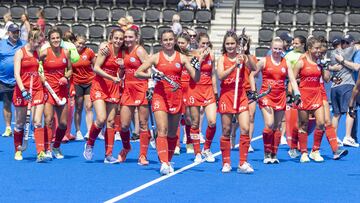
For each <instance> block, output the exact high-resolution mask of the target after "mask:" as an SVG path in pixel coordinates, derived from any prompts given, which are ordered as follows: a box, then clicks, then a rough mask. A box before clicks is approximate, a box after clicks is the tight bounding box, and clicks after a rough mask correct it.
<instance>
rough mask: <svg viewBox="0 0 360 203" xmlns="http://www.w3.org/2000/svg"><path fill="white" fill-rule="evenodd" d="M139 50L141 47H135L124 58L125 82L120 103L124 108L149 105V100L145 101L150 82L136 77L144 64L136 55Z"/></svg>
mask: <svg viewBox="0 0 360 203" xmlns="http://www.w3.org/2000/svg"><path fill="white" fill-rule="evenodd" d="M138 48H139V46H137V47H135V48H134V49H133V50H132V51H131V52H130V53H129V52H126V54H125V57H124V66H125V80H124V89H123V92H122V96H121V101H120V104H121V105H124V106H142V105H147V104H148V101H147V99H145V96H146V91H147V89H148V80H147V79H139V78H136V77H135V76H134V73H135V71H136V70H137V69H138V68H139V66H140V65H141V64H142V62H141V60H140V58H139V57H138V56H137V54H136V51H137V49H138Z"/></svg>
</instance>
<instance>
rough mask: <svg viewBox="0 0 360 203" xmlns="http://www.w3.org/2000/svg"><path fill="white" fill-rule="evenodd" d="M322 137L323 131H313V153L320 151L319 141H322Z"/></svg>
mask: <svg viewBox="0 0 360 203" xmlns="http://www.w3.org/2000/svg"><path fill="white" fill-rule="evenodd" d="M323 135H324V131H323V130H319V129H315V131H314V145H313V148H312V150H313V151H317V150H319V149H320V145H321V140H322V137H323Z"/></svg>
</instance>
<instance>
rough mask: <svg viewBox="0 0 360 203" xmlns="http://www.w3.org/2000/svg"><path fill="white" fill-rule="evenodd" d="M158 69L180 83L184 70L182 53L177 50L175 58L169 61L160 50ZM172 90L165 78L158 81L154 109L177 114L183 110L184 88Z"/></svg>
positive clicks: (153, 100) (154, 96) (153, 101)
mask: <svg viewBox="0 0 360 203" xmlns="http://www.w3.org/2000/svg"><path fill="white" fill-rule="evenodd" d="M156 69H157V70H159V71H161V72H163V73H164V74H165V75H166V76H167V77H169V78H171V79H172V80H173V81H174V82H176V83H178V84H180V78H181V74H182V71H183V65H182V63H181V58H180V53H179V52H177V51H175V58H174V60H172V61H168V60H167V59H166V58H165V56H164V53H163V51H160V52H159V61H158V64H157V65H156ZM179 86H180V88H179V89H177V90H176V91H175V92H173V91H172V89H173V87H172V86H171V85H170V84H169V83H168V82H166V81H165V80H160V81H158V82H157V83H156V85H155V89H154V95H153V99H152V110H153V111H165V112H167V113H169V114H177V113H179V112H180V111H181V110H182V103H183V102H182V99H183V95H182V88H181V85H179Z"/></svg>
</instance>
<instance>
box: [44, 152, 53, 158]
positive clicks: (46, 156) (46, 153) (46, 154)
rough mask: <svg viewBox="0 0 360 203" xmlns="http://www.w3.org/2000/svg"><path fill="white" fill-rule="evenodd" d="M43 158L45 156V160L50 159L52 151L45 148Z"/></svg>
mask: <svg viewBox="0 0 360 203" xmlns="http://www.w3.org/2000/svg"><path fill="white" fill-rule="evenodd" d="M45 158H46V159H47V160H52V159H53V155H52V152H51V151H50V150H47V151H46V152H45Z"/></svg>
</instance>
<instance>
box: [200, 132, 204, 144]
mask: <svg viewBox="0 0 360 203" xmlns="http://www.w3.org/2000/svg"><path fill="white" fill-rule="evenodd" d="M199 137H200V144H204V143H205V139H204V135H203V134H202V133H201V132H200V133H199Z"/></svg>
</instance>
